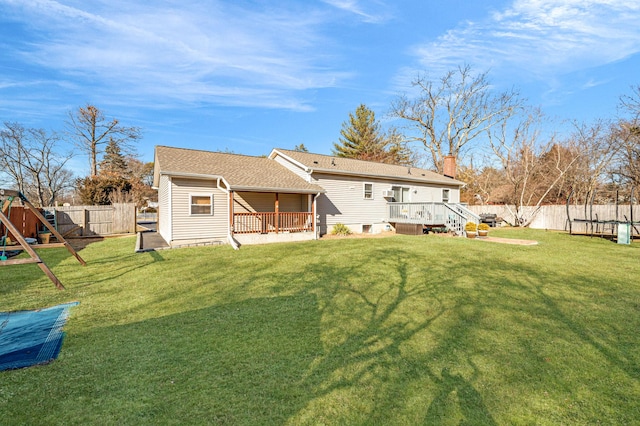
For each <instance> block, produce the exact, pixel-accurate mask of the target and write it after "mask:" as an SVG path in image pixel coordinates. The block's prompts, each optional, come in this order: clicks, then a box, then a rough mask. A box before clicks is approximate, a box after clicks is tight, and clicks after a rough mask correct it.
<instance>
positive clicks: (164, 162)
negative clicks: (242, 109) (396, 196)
mask: <svg viewBox="0 0 640 426" xmlns="http://www.w3.org/2000/svg"><path fill="white" fill-rule="evenodd" d="M155 162H156V165H155V166H156V168H157V169H158V171H159V173H161V174H169V175H182V176H193V177H212V176H220V177H222V178H224V180H225V181H227V182H228V183H229V185H230V186H231V188H230V189H233V190H236V191H238V190H247V191H282V192H284V191H292V192H305V193H317V192H324V189H322V188H321V187H320V186H318V185H314V184H311V183H308V182H306V181H305V180H304V179H302V178H300V177H299V176H297V175H296V174H295V173H293V172H291V171H289V170H287V169H286V168H285V167H283V166H281V165H280V164H278V163H277V162H275V161H273V160H270V159H268V158H266V157H252V156H247V155H238V154H227V153H221V152H212V151H200V150H194V149H185V148H172V147H167V146H156V152H155Z"/></svg>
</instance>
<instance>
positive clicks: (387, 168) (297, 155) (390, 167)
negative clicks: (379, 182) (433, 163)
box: [271, 148, 464, 186]
mask: <svg viewBox="0 0 640 426" xmlns="http://www.w3.org/2000/svg"><path fill="white" fill-rule="evenodd" d="M274 152H279V153H281V154H284V155H285V156H287V157H289V158H291V159H293V160H295V161H297V162H298V163H301V164H303V165H304V166H306V167H308V168H309V169H312V170H313V171H315V172H323V173H331V174H352V175H358V176H368V177H380V178H394V179H401V180H406V181H414V182H415V181H418V182H426V183H436V184H444V185H449V186H451V185H453V186H463V185H464V182H461V181H459V180H455V179H451V178H448V177H446V176H443V175H441V174H438V173H436V172H433V171H431V170H425V169H419V168H417V167H407V166H398V165H394V164H384V163H376V162H373V161H364V160H355V159H352V158H341V157H331V156H329V155H321V154H312V153H308V152H299V151H291V150H287V149H279V148H276V149H274V150H273V151H272V153H271V156H273V155H274Z"/></svg>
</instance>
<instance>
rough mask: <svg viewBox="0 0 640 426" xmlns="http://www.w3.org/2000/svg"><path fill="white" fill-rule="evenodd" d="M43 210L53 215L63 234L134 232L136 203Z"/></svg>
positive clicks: (85, 235)
mask: <svg viewBox="0 0 640 426" xmlns="http://www.w3.org/2000/svg"><path fill="white" fill-rule="evenodd" d="M45 210H47V211H49V212H51V213H53V214H54V215H55V223H56V225H57V227H58V232H60V233H61V234H62V235H64V236H70V237H74V236H80V237H88V236H100V235H112V234H132V233H135V232H136V205H135V204H134V203H115V204H112V205H109V206H62V207H61V206H57V207H48V208H46V209H45Z"/></svg>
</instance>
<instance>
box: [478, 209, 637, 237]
mask: <svg viewBox="0 0 640 426" xmlns="http://www.w3.org/2000/svg"><path fill="white" fill-rule="evenodd" d="M467 208H468V209H469V210H471V211H473V212H475V213H476V214H486V213H489V214H495V215H497V216H498V217H499V218H502V219H504V221H505V222H507V223H510V224H515V222H516V218H515V216H514V212H515V211H516V209H515V206H505V205H491V206H468V207H467ZM535 209H536V207H525V208H524V209H523V211H522V212H521V213H520V215H521V216H524V217H530V216H531V214H533V212H534V211H535ZM569 215H570V216H571V220H576V219H587V220H594V221H595V220H600V221H606V220H610V221H615V220H619V221H621V222H626V221H630V220H631V208H630V206H629V204H624V205H623V204H620V205H618V206H616V205H615V204H602V205H595V204H594V205H593V209H592V208H591V206H587V207H586V209H585V206H584V205H570V206H569ZM638 220H640V205H638V204H635V205H634V206H633V221H634V222H637V221H638ZM574 225H575V224H574ZM579 226H582V228H585V226H586V225H584V224H580V225H579ZM529 227H530V228H534V229H553V230H558V231H568V230H569V225H568V222H567V206H566V205H549V206H541V207H540V210H539V211H538V212H537V213H536V214H535V217H534V218H533V221H532V222H531V225H529ZM582 228H580V229H576V228H574V231H578V232H583V231H584V229H582Z"/></svg>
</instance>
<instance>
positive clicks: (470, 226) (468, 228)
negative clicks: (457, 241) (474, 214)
mask: <svg viewBox="0 0 640 426" xmlns="http://www.w3.org/2000/svg"><path fill="white" fill-rule="evenodd" d="M476 229H477V225H476V223H475V222H467V224H466V225H464V230H465V231H467V232H476Z"/></svg>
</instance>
